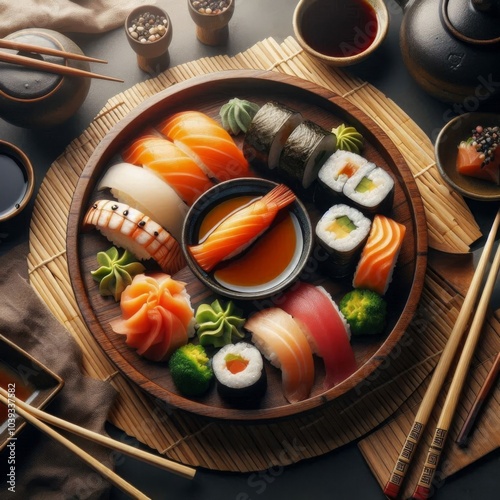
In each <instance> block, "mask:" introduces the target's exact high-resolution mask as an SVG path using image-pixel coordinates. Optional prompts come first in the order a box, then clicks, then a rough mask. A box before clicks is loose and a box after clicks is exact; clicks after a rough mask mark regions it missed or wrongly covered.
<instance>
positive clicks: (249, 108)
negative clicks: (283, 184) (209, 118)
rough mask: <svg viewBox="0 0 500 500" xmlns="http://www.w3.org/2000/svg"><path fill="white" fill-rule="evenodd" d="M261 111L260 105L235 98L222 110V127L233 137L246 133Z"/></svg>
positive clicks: (220, 114)
mask: <svg viewBox="0 0 500 500" xmlns="http://www.w3.org/2000/svg"><path fill="white" fill-rule="evenodd" d="M259 109H260V106H259V105H258V104H256V103H253V102H250V101H246V100H245V99H238V98H237V97H235V98H234V99H231V100H230V101H229V102H227V103H226V104H224V105H223V106H222V107H221V108H220V112H219V116H220V118H221V121H222V126H223V128H225V129H226V130H227V131H228V132H229V133H230V134H233V135H238V134H239V133H240V132H243V133H246V131H247V130H248V127H249V126H250V123H252V120H253V117H254V116H255V114H256V113H257V111H259Z"/></svg>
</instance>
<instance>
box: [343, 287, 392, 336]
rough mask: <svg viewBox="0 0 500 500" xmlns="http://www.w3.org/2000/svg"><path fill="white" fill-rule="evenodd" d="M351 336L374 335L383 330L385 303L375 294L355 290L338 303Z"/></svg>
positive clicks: (385, 313)
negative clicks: (349, 328)
mask: <svg viewBox="0 0 500 500" xmlns="http://www.w3.org/2000/svg"><path fill="white" fill-rule="evenodd" d="M339 309H340V311H341V312H342V314H343V315H344V317H345V319H346V321H347V322H348V323H349V326H350V327H351V333H352V334H353V335H376V334H378V333H381V332H382V331H383V330H384V328H385V322H386V316H387V302H386V301H385V300H384V299H383V298H382V297H381V296H380V295H379V294H378V293H376V292H373V291H371V290H365V289H360V288H356V289H354V290H352V291H350V292H348V293H347V294H346V295H344V297H343V298H342V299H341V301H340V302H339Z"/></svg>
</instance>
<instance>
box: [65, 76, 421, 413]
mask: <svg viewBox="0 0 500 500" xmlns="http://www.w3.org/2000/svg"><path fill="white" fill-rule="evenodd" d="M232 97H239V98H241V99H248V100H250V101H253V102H257V103H259V104H264V103H265V102H267V101H270V100H275V101H279V102H282V103H283V104H286V105H288V106H290V107H292V108H295V109H297V110H299V111H300V112H301V113H302V114H303V116H304V117H305V118H307V119H311V120H313V121H315V122H316V123H318V124H320V125H322V126H323V127H325V128H327V129H331V128H332V127H337V126H338V125H339V124H340V123H347V124H350V125H352V126H354V127H356V128H357V129H358V130H359V131H360V132H361V133H362V134H363V136H364V138H365V147H364V150H363V152H362V154H363V156H365V157H366V158H368V159H369V160H371V161H373V162H375V163H376V164H378V165H380V166H381V167H383V168H385V169H387V170H388V171H389V172H390V173H391V174H392V176H393V178H394V180H395V196H394V206H393V209H392V212H391V214H390V216H391V217H392V218H394V219H395V220H397V221H398V222H400V223H402V224H404V225H405V226H406V228H407V231H406V236H405V240H404V243H403V247H402V249H401V253H400V256H399V259H398V264H397V267H396V270H395V273H394V276H393V281H392V283H391V285H390V287H389V291H388V293H387V295H386V298H387V301H388V305H389V314H388V324H387V329H386V332H385V334H384V335H382V336H374V337H370V338H363V339H353V340H352V345H353V348H354V351H355V355H356V360H357V363H358V367H359V368H358V370H357V371H356V372H355V373H354V374H353V375H352V376H351V377H349V378H348V379H346V380H345V381H343V382H342V383H340V384H339V385H337V386H335V387H333V388H332V389H330V390H328V391H326V392H324V391H322V388H321V386H322V379H323V376H324V371H323V367H322V362H321V360H319V359H317V360H316V361H315V363H316V369H317V370H316V382H315V385H314V387H313V390H312V392H311V395H310V397H309V398H308V399H307V400H305V401H301V402H299V403H295V404H289V403H288V402H287V401H286V400H285V398H284V396H283V393H282V389H281V374H280V372H279V370H277V369H276V368H273V367H272V366H271V365H270V364H268V363H266V371H267V378H268V390H267V393H266V395H265V397H264V399H263V400H262V402H261V405H260V406H259V408H256V409H250V410H248V409H245V410H240V409H236V408H234V407H231V406H230V405H228V404H227V403H225V402H224V401H223V400H221V399H220V398H219V396H218V394H217V391H216V390H211V391H209V393H208V394H207V395H206V396H204V397H203V398H197V399H188V398H185V397H183V396H181V395H180V394H179V393H178V392H177V391H176V389H175V387H174V385H173V382H172V380H171V377H170V374H169V370H168V367H167V364H166V363H154V362H150V361H148V360H146V359H144V358H141V357H140V356H139V355H138V354H137V353H136V351H135V350H134V349H131V348H129V347H128V346H127V345H126V344H125V341H124V337H123V336H120V335H116V334H115V333H113V331H112V330H111V329H110V327H109V321H110V320H111V319H112V318H115V317H117V316H119V315H120V310H119V305H118V304H117V303H115V301H114V300H113V299H112V298H110V297H106V298H104V297H101V296H100V294H99V292H98V285H97V283H96V282H94V281H93V279H92V277H91V275H90V271H91V270H93V269H96V267H97V262H96V253H97V252H98V251H101V250H106V249H107V248H109V247H110V246H111V244H110V243H109V242H108V241H107V240H105V239H104V238H103V237H102V236H101V235H100V234H99V233H98V232H97V231H92V232H85V233H84V232H82V231H81V221H82V218H83V216H84V215H85V213H86V211H87V209H88V207H89V206H90V204H91V203H93V201H94V200H95V199H96V198H99V197H105V196H106V195H103V194H102V193H97V192H96V185H97V182H98V180H99V177H100V176H101V175H102V174H103V172H104V171H105V170H106V168H107V167H108V166H109V165H110V164H111V163H114V162H115V160H116V159H117V158H118V157H119V154H120V152H121V151H122V150H123V148H124V147H125V146H126V145H127V144H128V143H130V141H132V140H133V139H135V138H136V137H138V136H139V134H140V133H141V132H142V131H143V130H144V129H145V128H147V127H151V126H152V125H155V124H157V123H158V122H160V121H161V120H162V119H165V118H166V117H167V116H169V115H171V114H173V113H175V112H178V111H182V110H190V109H195V110H199V111H202V112H204V113H207V114H208V115H210V116H212V117H214V118H216V119H218V113H219V109H220V107H221V106H222V105H223V104H224V103H226V102H227V101H228V100H229V99H230V98H232ZM235 140H236V142H237V143H238V144H239V145H240V146H241V143H242V140H243V137H242V135H240V136H237V137H236V138H235ZM257 175H261V176H263V177H264V176H266V175H267V174H266V173H265V172H259V173H257ZM107 196H108V197H109V195H107ZM303 201H304V200H303ZM306 203H307V204H308V208H309V209H310V217H311V219H312V222H313V224H314V221H316V220H317V219H318V218H319V216H320V213H319V211H318V210H317V209H315V207H314V205H313V204H312V202H311V201H310V200H308V201H307V202H306ZM67 254H68V264H69V270H70V275H71V281H72V284H73V288H74V292H75V296H76V299H77V302H78V305H79V307H80V310H81V312H82V315H83V317H84V319H85V321H86V323H87V326H88V328H89V329H90V331H91V332H92V333H93V335H94V336H95V338H96V339H97V342H98V343H99V344H100V345H101V347H102V348H103V350H104V351H105V352H106V353H107V355H108V356H109V357H110V358H111V360H112V361H113V362H114V363H115V364H116V365H117V367H118V368H119V369H120V370H121V371H122V372H123V373H124V374H125V375H126V376H127V377H128V378H129V379H130V380H131V381H133V382H134V383H136V384H137V385H138V386H139V387H141V388H142V389H143V390H144V391H146V392H147V393H148V394H150V395H151V396H153V397H156V398H160V399H161V400H163V401H166V402H167V403H169V404H171V405H172V406H174V407H177V408H181V409H183V410H188V411H191V412H194V413H196V414H199V415H205V416H210V417H214V418H221V419H231V420H249V421H254V420H262V419H276V418H280V417H287V416H291V415H296V414H298V413H302V412H305V411H308V410H311V409H313V408H317V407H319V406H321V405H324V404H326V403H327V402H328V401H331V400H333V399H335V398H338V397H339V396H341V395H342V394H344V393H345V392H347V391H348V390H350V389H353V388H355V387H356V386H357V385H358V384H360V383H361V382H362V381H363V380H364V379H365V378H367V377H369V376H370V375H372V374H373V372H374V371H375V370H376V369H377V368H378V367H379V366H380V365H381V363H383V362H384V360H385V357H386V356H387V355H388V354H389V353H390V352H391V350H392V349H393V348H394V347H395V346H396V345H397V344H398V342H399V341H400V339H401V337H402V336H403V334H404V332H405V331H406V329H407V327H408V325H409V324H410V322H411V320H412V317H413V315H414V313H415V310H416V308H417V304H418V302H419V299H420V294H421V292H422V288H423V283H424V277H425V271H426V265H427V226H426V221H425V215H424V208H423V204H422V200H421V198H420V195H419V192H418V189H417V186H416V183H415V181H414V179H413V176H412V174H411V172H410V170H409V168H408V166H407V164H406V162H405V160H404V158H403V157H402V155H401V153H400V152H399V151H398V149H397V148H396V146H395V145H394V143H393V142H392V141H391V140H390V139H389V137H388V136H387V135H386V134H385V133H384V131H383V130H382V129H381V128H380V127H379V126H378V125H377V124H376V123H375V122H374V121H373V120H372V119H370V118H369V117H368V116H367V115H366V114H365V113H363V112H362V111H360V110H359V109H358V108H357V107H356V106H354V105H353V104H351V103H349V102H348V101H347V100H345V99H343V98H341V97H339V96H338V95H336V94H334V93H333V92H331V91H330V90H327V89H325V88H322V87H320V86H318V85H316V84H314V83H311V82H308V81H305V80H301V79H299V78H296V77H292V76H288V75H284V74H280V73H276V72H266V71H253V70H250V71H247V70H238V71H228V72H222V73H217V74H214V75H208V76H203V77H200V78H195V79H192V80H188V81H186V82H184V83H178V84H176V85H174V86H172V87H171V88H169V89H166V90H165V91H162V92H160V93H159V94H157V95H155V96H154V97H152V98H150V99H148V100H147V101H146V102H144V103H143V104H142V105H140V106H138V107H137V109H136V110H134V111H133V112H132V113H130V114H129V115H128V116H127V117H126V118H125V119H123V120H122V121H121V122H120V123H118V124H117V125H116V126H115V127H114V128H113V129H112V130H111V131H110V132H109V133H108V134H107V136H106V137H105V138H104V139H103V140H102V141H101V143H100V144H99V146H98V147H97V148H96V150H95V152H94V154H93V155H92V156H91V158H90V159H89V161H88V164H87V165H86V167H85V169H84V171H83V173H82V175H81V178H80V179H79V181H78V184H77V186H76V190H75V194H74V198H73V202H72V205H71V209H70V213H69V220H68V231H67ZM315 257H316V258H315V259H313V260H312V261H311V266H310V269H309V271H308V272H309V274H308V276H307V278H308V279H309V280H310V281H314V283H320V284H322V285H323V286H325V288H327V289H328V290H329V292H330V293H331V294H332V296H333V297H334V299H337V300H338V299H339V298H340V296H341V295H342V294H343V293H345V292H346V291H347V290H348V289H349V287H350V286H351V285H350V282H349V280H347V281H346V280H338V281H332V280H330V279H328V278H326V277H325V276H322V274H321V272H319V270H320V261H321V259H322V256H321V254H320V253H318V254H316V255H315ZM152 269H154V267H152ZM175 277H176V278H178V279H181V280H183V281H185V282H187V284H188V285H187V289H188V292H189V294H190V295H191V300H192V305H193V307H194V308H196V307H197V305H198V304H200V303H201V302H206V301H210V300H211V299H213V295H212V292H210V291H209V290H207V289H205V288H204V287H203V286H202V285H201V283H200V282H199V281H198V280H197V279H196V278H195V277H194V275H193V274H191V272H190V271H189V269H188V268H184V269H183V270H181V271H180V272H179V273H178V274H177V275H176V276H175ZM268 302H269V301H268ZM251 304H253V302H251V303H250V305H251ZM250 305H249V303H248V302H246V303H245V304H243V307H244V308H245V312H246V313H249V312H250V311H249V309H248V308H249V307H250ZM268 305H269V303H264V304H259V305H258V306H259V307H265V306H268ZM255 306H256V304H253V307H255Z"/></svg>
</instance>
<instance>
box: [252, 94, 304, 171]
mask: <svg viewBox="0 0 500 500" xmlns="http://www.w3.org/2000/svg"><path fill="white" fill-rule="evenodd" d="M302 120H303V118H302V115H301V114H300V113H299V112H298V111H296V110H294V109H291V108H289V107H288V106H285V105H284V104H280V103H278V102H274V101H270V102H268V103H266V104H264V105H263V106H261V108H260V109H259V110H258V111H257V113H256V114H255V116H254V117H253V119H252V122H251V123H250V126H249V127H248V130H247V132H246V134H245V139H244V141H243V154H244V156H245V158H246V159H247V161H248V162H249V163H250V164H251V165H253V166H256V167H261V168H270V169H273V168H276V167H277V166H278V161H279V158H280V155H281V151H282V149H283V146H284V144H285V142H286V140H287V139H288V136H289V135H290V134H291V133H292V131H293V130H294V129H295V128H296V127H297V126H298V125H299V124H300V123H301V122H302Z"/></svg>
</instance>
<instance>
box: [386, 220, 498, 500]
mask: <svg viewBox="0 0 500 500" xmlns="http://www.w3.org/2000/svg"><path fill="white" fill-rule="evenodd" d="M499 224H500V210H498V211H497V214H496V217H495V220H494V221H493V224H492V227H491V229H490V232H489V234H488V238H487V241H486V244H485V246H484V249H483V252H482V254H481V258H480V259H479V262H478V265H477V268H476V271H475V273H474V276H473V278H472V281H471V284H470V287H469V290H468V292H467V294H466V296H465V300H464V303H463V305H462V308H461V310H460V313H459V315H458V317H457V321H456V323H455V325H454V327H453V330H452V331H451V334H450V337H449V339H448V341H447V343H446V346H445V348H444V349H443V352H442V354H441V357H440V359H439V362H438V364H437V366H436V368H435V370H434V374H433V376H432V378H431V381H430V383H429V386H428V388H427V391H426V393H425V395H424V397H423V399H422V402H421V404H420V407H419V409H418V411H417V414H416V415H415V419H414V421H413V425H412V427H411V429H410V432H409V434H408V435H407V437H406V440H405V443H404V444H403V448H402V449H401V452H400V454H399V457H398V459H397V461H396V464H395V466H394V469H393V470H392V473H391V476H390V478H389V481H388V482H387V484H386V485H385V488H384V493H385V495H386V496H387V497H389V498H392V499H395V498H397V497H398V495H399V491H400V489H401V486H402V484H403V481H404V478H405V476H406V473H407V472H408V469H409V467H410V463H411V460H412V458H413V456H414V453H415V450H416V448H417V446H418V443H419V441H420V438H421V437H422V434H423V431H424V429H425V426H426V425H427V422H428V420H429V417H430V415H431V412H432V409H433V407H434V405H435V403H436V399H437V397H438V395H439V392H440V391H441V388H442V386H443V384H444V381H445V379H446V377H447V375H448V372H449V369H450V366H451V364H452V361H453V359H454V357H455V354H456V352H457V349H458V347H459V344H460V341H461V338H462V336H463V333H464V332H465V330H466V328H467V325H468V323H469V320H470V316H471V314H472V311H473V309H474V307H475V304H476V301H477V297H478V295H479V292H480V288H481V283H482V281H483V277H484V274H485V271H486V268H487V265H488V261H489V258H490V255H491V252H492V250H493V247H494V243H495V235H496V233H497V231H498V227H499ZM499 267H500V245H499V246H498V249H497V251H496V253H495V257H494V260H493V263H492V265H491V268H490V271H489V273H488V278H487V280H486V283H485V286H484V289H483V291H482V295H481V299H480V301H479V303H478V305H477V309H476V312H475V314H474V318H473V320H472V323H471V325H470V329H469V333H468V335H467V338H466V341H465V344H464V347H463V350H462V353H461V355H460V359H459V361H458V364H457V367H456V369H455V373H454V376H453V379H452V382H451V385H450V388H449V390H448V394H447V396H446V400H445V402H444V405H443V408H442V411H441V415H440V417H439V420H438V422H437V425H436V430H435V432H434V435H433V439H432V443H431V446H430V448H429V452H428V454H427V458H426V461H425V464H424V466H423V469H422V473H421V475H420V479H419V481H418V483H417V486H416V488H415V491H414V492H413V495H412V496H411V498H412V499H419V500H422V499H426V498H428V497H429V496H430V494H431V485H432V481H433V478H434V474H435V472H436V469H437V466H438V464H439V460H440V456H441V453H442V451H443V448H444V444H445V441H446V437H447V434H448V431H449V429H450V426H451V422H452V419H453V416H454V413H455V410H456V407H457V404H458V400H459V396H460V393H461V391H462V387H463V385H464V382H465V378H466V376H467V372H468V369H469V365H470V362H471V360H472V357H473V355H474V350H475V348H476V345H477V342H478V340H479V335H480V333H481V328H482V325H483V322H484V319H485V316H486V310H487V307H488V303H489V300H490V298H491V294H492V292H493V289H494V287H495V281H496V277H497V274H498V270H499Z"/></svg>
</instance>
